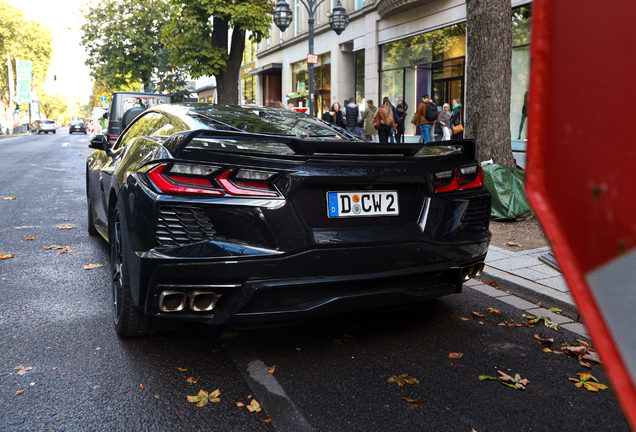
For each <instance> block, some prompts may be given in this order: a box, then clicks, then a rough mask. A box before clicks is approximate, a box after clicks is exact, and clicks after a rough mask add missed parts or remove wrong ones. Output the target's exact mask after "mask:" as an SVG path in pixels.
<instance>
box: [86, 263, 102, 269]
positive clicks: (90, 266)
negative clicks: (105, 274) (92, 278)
mask: <svg viewBox="0 0 636 432" xmlns="http://www.w3.org/2000/svg"><path fill="white" fill-rule="evenodd" d="M99 267H104V264H89V265H85V266H84V270H92V269H96V268H99Z"/></svg>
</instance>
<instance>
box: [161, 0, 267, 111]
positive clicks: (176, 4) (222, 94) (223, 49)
mask: <svg viewBox="0 0 636 432" xmlns="http://www.w3.org/2000/svg"><path fill="white" fill-rule="evenodd" d="M171 5H172V8H171V17H172V19H171V20H170V22H169V24H168V25H167V26H165V27H164V31H163V41H164V42H165V43H166V46H167V47H168V49H169V51H170V59H171V62H172V63H174V64H176V65H179V66H184V67H186V68H187V70H188V73H189V74H190V76H192V77H194V78H196V77H201V76H211V75H214V76H215V77H216V88H217V97H218V102H219V103H222V104H236V103H238V100H239V92H238V81H239V77H240V68H241V60H242V57H243V49H244V48H245V35H246V32H250V33H249V34H250V36H249V38H250V40H251V41H253V42H256V43H258V42H260V41H261V40H262V39H263V38H266V37H269V29H270V26H271V23H272V12H273V8H272V3H271V2H270V1H269V0H232V1H227V0H192V1H190V2H182V1H181V0H171Z"/></svg>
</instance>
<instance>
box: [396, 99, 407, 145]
mask: <svg viewBox="0 0 636 432" xmlns="http://www.w3.org/2000/svg"><path fill="white" fill-rule="evenodd" d="M408 109H409V106H408V105H407V104H406V102H404V101H400V102H398V104H397V106H396V107H395V111H396V112H397V117H398V118H397V119H396V120H395V124H396V125H397V132H396V134H395V141H396V142H397V143H398V144H399V143H401V142H402V138H403V136H404V119H405V118H406V112H407V111H408Z"/></svg>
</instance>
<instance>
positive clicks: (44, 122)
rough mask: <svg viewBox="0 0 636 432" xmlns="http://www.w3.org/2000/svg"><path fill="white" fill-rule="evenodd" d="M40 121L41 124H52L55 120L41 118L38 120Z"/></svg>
mask: <svg viewBox="0 0 636 432" xmlns="http://www.w3.org/2000/svg"><path fill="white" fill-rule="evenodd" d="M40 123H42V124H54V123H55V122H54V121H53V120H42V121H40Z"/></svg>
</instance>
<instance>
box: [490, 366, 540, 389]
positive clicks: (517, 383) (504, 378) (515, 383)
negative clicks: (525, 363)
mask: <svg viewBox="0 0 636 432" xmlns="http://www.w3.org/2000/svg"><path fill="white" fill-rule="evenodd" d="M497 372H498V373H499V375H500V377H494V376H490V375H479V379H480V380H482V381H484V380H495V381H499V382H500V383H502V384H503V385H506V386H508V387H511V388H514V389H517V390H525V389H526V387H525V386H527V385H528V384H530V381H528V380H527V379H525V378H523V379H521V376H520V375H519V374H515V376H514V378H513V377H511V376H510V375H508V374H506V373H504V372H502V371H500V370H498V371H497Z"/></svg>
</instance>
